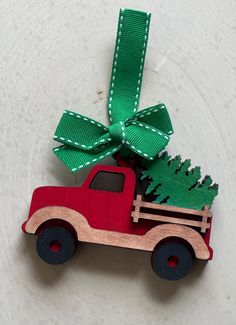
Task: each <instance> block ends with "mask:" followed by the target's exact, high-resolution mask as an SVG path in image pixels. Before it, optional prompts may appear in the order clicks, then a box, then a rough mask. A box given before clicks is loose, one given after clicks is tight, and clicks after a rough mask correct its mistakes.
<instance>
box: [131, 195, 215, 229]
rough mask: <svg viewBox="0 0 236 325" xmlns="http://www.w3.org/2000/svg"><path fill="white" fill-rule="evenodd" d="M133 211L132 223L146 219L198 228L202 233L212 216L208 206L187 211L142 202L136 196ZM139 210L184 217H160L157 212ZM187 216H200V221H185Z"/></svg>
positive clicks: (140, 196) (140, 198) (138, 196)
mask: <svg viewBox="0 0 236 325" xmlns="http://www.w3.org/2000/svg"><path fill="white" fill-rule="evenodd" d="M133 207H134V210H133V211H132V213H131V217H132V218H133V222H138V221H139V219H147V220H155V221H159V222H167V223H174V224H179V225H185V226H192V227H198V228H200V230H201V232H202V233H205V232H206V230H207V229H208V228H210V223H209V222H208V218H210V217H211V216H212V214H211V211H210V209H209V207H208V206H204V209H203V210H194V209H187V208H180V207H174V206H168V205H163V204H157V203H152V202H146V201H142V195H139V194H138V195H137V197H136V200H134V201H133ZM141 208H148V209H153V210H159V211H167V212H172V213H173V212H175V213H178V214H179V215H181V214H184V215H185V217H184V218H182V217H170V216H166V215H160V214H159V212H157V213H155V212H156V211H153V212H152V213H146V212H142V211H140V210H141ZM187 215H191V216H200V217H201V220H200V221H197V220H192V219H187V217H186V216H187Z"/></svg>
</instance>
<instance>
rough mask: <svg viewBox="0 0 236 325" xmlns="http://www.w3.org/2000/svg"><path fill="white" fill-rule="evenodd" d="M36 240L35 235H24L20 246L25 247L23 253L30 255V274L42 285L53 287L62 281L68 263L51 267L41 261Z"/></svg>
mask: <svg viewBox="0 0 236 325" xmlns="http://www.w3.org/2000/svg"><path fill="white" fill-rule="evenodd" d="M36 239H37V238H36V236H34V235H28V234H22V236H21V239H20V241H21V242H20V243H19V244H20V246H21V247H23V250H22V251H23V252H24V253H25V254H27V255H28V261H29V267H30V271H29V272H30V274H31V275H32V276H33V278H34V279H35V280H36V281H38V282H40V283H41V284H42V283H43V284H44V285H46V286H51V285H53V284H56V283H57V282H58V281H60V279H61V277H62V275H63V273H64V271H66V268H67V263H65V264H62V265H51V264H47V263H45V262H44V261H43V260H41V258H40V257H39V256H38V254H37V251H36V248H35V245H36Z"/></svg>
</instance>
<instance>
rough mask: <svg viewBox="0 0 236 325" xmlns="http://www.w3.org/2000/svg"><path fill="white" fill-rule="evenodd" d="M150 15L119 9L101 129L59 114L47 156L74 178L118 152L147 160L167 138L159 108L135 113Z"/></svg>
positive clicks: (162, 108) (88, 121) (164, 117)
mask: <svg viewBox="0 0 236 325" xmlns="http://www.w3.org/2000/svg"><path fill="white" fill-rule="evenodd" d="M150 16H151V15H150V14H149V13H145V12H140V11H134V10H130V9H121V11H120V15H119V22H118V30H117V38H116V46H115V53H114V59H113V66H112V76H111V83H110V91H109V96H108V113H109V118H110V124H111V125H110V126H109V127H106V126H104V125H102V124H101V123H98V122H96V121H94V120H92V119H90V118H88V117H85V116H82V115H80V114H77V113H74V112H71V111H68V110H66V111H64V114H63V116H62V118H61V120H60V122H59V124H58V127H57V129H56V132H55V135H54V139H55V140H56V141H58V142H61V143H63V145H62V146H60V147H57V148H54V149H53V151H54V153H55V154H56V155H57V157H58V158H60V159H61V160H62V161H63V162H64V163H65V164H66V165H67V167H68V168H69V169H70V170H71V171H72V172H76V171H78V170H79V169H82V168H84V167H86V166H88V165H90V164H93V163H96V162H98V161H100V160H102V159H104V158H105V157H107V156H110V155H113V154H114V153H115V152H117V151H119V150H120V149H121V148H123V147H126V148H127V147H128V149H130V150H131V151H133V152H135V153H136V154H138V155H139V156H142V157H144V158H146V159H149V160H152V159H154V157H155V156H156V155H157V154H158V153H159V152H160V151H161V150H163V149H164V148H165V146H166V145H167V143H168V142H169V139H170V135H171V134H172V133H173V129H172V125H171V120H170V117H169V114H168V111H167V109H166V107H165V105H164V104H159V105H156V106H153V107H149V108H146V109H143V110H142V111H140V112H137V109H138V104H139V97H140V90H141V82H142V75H143V67H144V60H145V54H146V46H147V40H148V31H149V24H150Z"/></svg>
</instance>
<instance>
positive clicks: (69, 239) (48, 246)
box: [36, 227, 76, 264]
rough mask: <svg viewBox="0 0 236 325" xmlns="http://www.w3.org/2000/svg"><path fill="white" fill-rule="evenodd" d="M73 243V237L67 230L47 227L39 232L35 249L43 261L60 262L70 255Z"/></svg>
mask: <svg viewBox="0 0 236 325" xmlns="http://www.w3.org/2000/svg"><path fill="white" fill-rule="evenodd" d="M75 245H76V242H75V239H74V237H73V235H72V234H71V232H70V231H69V230H67V229H65V228H63V227H49V228H46V229H44V230H43V231H42V232H40V233H39V235H38V238H37V243H36V249H37V252H38V254H39V256H40V257H41V259H42V260H44V262H46V263H49V264H62V263H64V262H66V261H67V260H68V259H69V258H71V257H72V255H73V254H74V251H75Z"/></svg>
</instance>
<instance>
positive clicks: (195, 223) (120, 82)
mask: <svg viewBox="0 0 236 325" xmlns="http://www.w3.org/2000/svg"><path fill="white" fill-rule="evenodd" d="M150 17H151V15H150V14H149V13H145V12H140V11H134V10H130V9H121V11H120V15H119V21H118V29H117V38H116V44H115V53H114V59H113V65H112V75H111V83H110V90H109V96H108V103H107V108H108V116H109V121H110V125H109V126H105V125H102V124H101V123H99V122H97V121H95V120H92V119H91V118H89V117H86V116H82V115H80V114H78V113H75V112H71V111H68V110H66V111H64V113H63V115H62V118H61V120H60V122H59V124H58V127H57V129H56V132H55V136H54V139H55V140H56V141H58V142H60V143H61V145H60V146H59V147H56V148H54V150H53V151H54V153H55V154H56V156H57V157H58V158H59V159H60V160H61V161H62V162H63V163H64V164H65V165H66V166H67V167H68V168H69V169H70V170H71V171H72V172H77V171H78V170H80V169H82V168H84V167H87V166H90V165H93V164H96V163H97V162H99V161H101V160H103V159H104V158H106V157H107V156H113V157H114V158H115V159H116V161H117V164H118V165H119V167H118V166H104V165H95V166H94V167H93V168H92V169H91V171H90V174H89V175H88V177H87V179H86V180H85V182H84V183H83V184H82V185H81V186H75V187H56V186H44V187H39V188H37V189H36V190H35V191H34V193H33V196H32V200H31V206H30V211H29V215H28V219H27V221H25V222H24V223H23V225H22V229H23V231H24V232H26V233H28V234H34V235H36V236H37V243H36V249H37V252H38V254H39V256H40V257H41V258H42V260H44V261H45V262H47V263H50V264H61V263H64V262H66V261H67V260H68V259H70V258H71V257H72V255H73V253H74V251H75V249H76V246H77V242H87V243H96V244H102V245H110V246H115V247H123V248H130V249H138V250H143V251H148V252H151V254H152V255H151V265H152V268H153V270H154V271H155V272H156V273H157V274H158V275H159V276H160V277H162V278H164V279H167V280H171V281H173V280H178V279H181V278H183V277H184V276H185V275H186V274H187V273H188V272H189V271H190V269H191V267H192V262H193V259H202V260H209V259H212V256H213V251H212V248H211V247H210V233H211V224H212V214H211V211H210V206H211V204H212V202H213V199H214V197H215V196H216V195H217V191H218V186H217V185H215V184H214V185H211V183H212V180H211V178H210V177H209V176H207V177H205V178H204V180H203V181H202V182H201V181H200V168H199V167H196V168H193V169H190V161H189V160H186V161H184V162H181V158H180V157H179V156H177V157H175V158H174V159H171V158H170V156H168V154H167V153H163V154H161V155H158V154H159V153H160V152H161V151H162V150H163V149H164V148H165V147H166V145H167V144H168V142H169V140H170V136H171V134H172V133H173V128H172V124H171V120H170V116H169V114H168V111H167V108H166V106H165V105H164V104H158V105H155V106H152V107H149V108H145V109H143V110H141V111H139V112H138V111H137V110H138V105H139V97H140V91H141V84H142V76H143V67H144V61H145V53H146V47H147V40H148V32H149V24H150ZM142 183H145V184H146V187H145V188H144V190H142V188H143V187H142V186H140V184H142Z"/></svg>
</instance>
